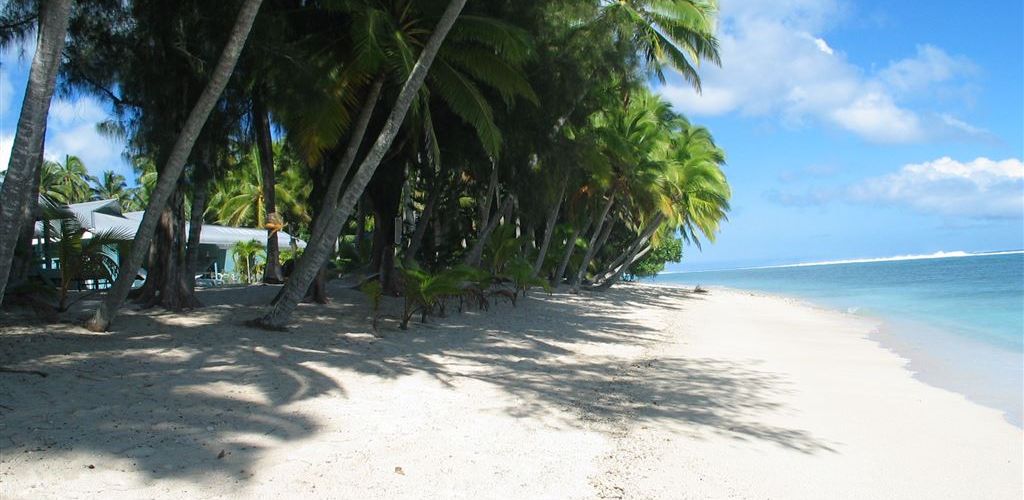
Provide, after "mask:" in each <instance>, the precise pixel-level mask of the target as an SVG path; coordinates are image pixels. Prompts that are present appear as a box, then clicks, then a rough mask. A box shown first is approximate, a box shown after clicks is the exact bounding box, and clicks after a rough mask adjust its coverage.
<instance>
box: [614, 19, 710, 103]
mask: <svg viewBox="0 0 1024 500" xmlns="http://www.w3.org/2000/svg"><path fill="white" fill-rule="evenodd" d="M717 12H718V2H717V0H603V1H602V9H601V13H600V17H599V19H598V22H599V23H606V24H608V25H610V26H611V29H612V31H613V33H614V35H615V36H616V37H617V38H619V39H621V40H627V41H629V43H630V44H632V46H633V47H634V48H635V50H636V51H637V52H638V53H639V54H640V55H641V57H642V58H643V61H642V62H643V65H644V69H646V70H647V71H648V72H649V73H653V74H654V75H655V76H657V78H658V80H660V81H661V82H662V83H664V82H665V71H664V69H665V67H666V66H667V67H670V68H672V69H675V70H676V71H678V72H679V74H681V75H682V76H683V78H684V79H686V81H688V82H690V84H692V85H693V86H694V88H696V89H697V90H698V91H699V90H700V86H701V84H700V75H699V74H698V72H697V66H698V65H699V64H700V61H702V60H704V61H710V62H712V63H714V64H721V61H720V59H719V56H718V40H717V39H716V38H715V34H714V33H715V15H716V13H717Z"/></svg>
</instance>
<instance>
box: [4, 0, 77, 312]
mask: <svg viewBox="0 0 1024 500" xmlns="http://www.w3.org/2000/svg"><path fill="white" fill-rule="evenodd" d="M71 4H72V2H71V0H46V1H40V2H38V9H39V12H38V14H39V15H38V20H39V21H38V30H37V31H38V35H37V37H36V50H35V55H33V57H32V66H31V67H30V69H29V74H28V83H27V87H28V88H27V89H26V91H25V98H24V100H23V101H22V103H21V113H20V114H19V115H18V126H17V129H16V130H15V133H14V142H13V144H12V146H11V157H10V160H9V163H8V164H7V173H6V174H5V176H4V183H3V186H0V302H3V298H4V291H5V290H6V288H7V279H8V275H9V274H10V272H11V262H12V259H13V258H14V248H15V246H16V244H17V242H18V233H19V232H20V231H21V225H22V224H24V223H26V222H27V219H28V218H27V217H26V207H27V206H29V204H30V203H31V202H32V198H33V197H34V196H35V195H36V193H34V192H32V185H33V184H34V181H33V177H35V176H36V175H39V173H40V169H41V166H40V165H39V162H40V159H41V156H42V155H41V154H40V152H41V151H42V150H43V137H44V136H45V135H46V118H47V115H48V114H49V111H50V100H51V98H52V97H53V89H54V86H55V85H56V83H57V70H58V68H59V67H60V62H61V52H62V51H63V50H64V40H65V38H66V36H67V30H68V22H69V19H70V16H71ZM29 28H30V27H29ZM4 31H6V30H4ZM12 31H13V30H12ZM23 36H27V35H23ZM2 41H4V42H5V43H6V42H9V41H11V40H10V39H9V38H8V34H7V33H4V35H2Z"/></svg>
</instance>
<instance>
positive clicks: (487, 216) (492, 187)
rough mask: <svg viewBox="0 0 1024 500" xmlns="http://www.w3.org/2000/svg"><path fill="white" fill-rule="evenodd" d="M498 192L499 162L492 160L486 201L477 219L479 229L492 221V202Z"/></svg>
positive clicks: (485, 196)
mask: <svg viewBox="0 0 1024 500" xmlns="http://www.w3.org/2000/svg"><path fill="white" fill-rule="evenodd" d="M497 194H498V163H497V162H496V161H494V160H493V159H492V160H491V179H490V180H489V181H488V182H487V193H486V194H484V201H483V203H481V204H480V217H479V219H478V220H477V225H476V227H477V231H481V232H482V231H483V230H484V228H485V227H487V226H488V224H489V223H490V221H491V204H492V203H493V202H494V197H495V196H496V195H497Z"/></svg>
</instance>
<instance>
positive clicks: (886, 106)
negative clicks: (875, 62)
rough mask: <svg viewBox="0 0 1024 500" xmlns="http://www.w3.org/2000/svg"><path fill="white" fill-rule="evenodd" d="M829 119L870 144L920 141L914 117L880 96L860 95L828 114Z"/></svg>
mask: <svg viewBox="0 0 1024 500" xmlns="http://www.w3.org/2000/svg"><path fill="white" fill-rule="evenodd" d="M829 118H831V119H832V120H833V121H834V122H835V123H836V124H838V125H839V126H840V127H843V128H845V129H846V130H849V131H851V132H854V133H857V134H859V135H860V136H862V137H864V138H866V139H869V140H871V141H874V142H891V143H903V142H914V141H918V140H921V139H922V138H923V137H924V129H923V128H922V127H921V120H920V119H919V118H918V117H917V115H916V114H914V113H913V112H910V111H908V110H906V109H902V108H900V107H899V106H897V105H896V103H895V102H893V100H892V97H890V96H889V95H887V94H884V93H881V92H872V93H868V94H864V95H862V96H860V97H858V98H857V99H856V100H855V101H853V102H851V103H849V104H847V105H845V106H842V107H840V108H838V109H836V110H834V111H832V112H831V113H830V115H829Z"/></svg>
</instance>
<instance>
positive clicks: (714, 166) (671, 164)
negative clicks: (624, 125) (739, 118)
mask: <svg viewBox="0 0 1024 500" xmlns="http://www.w3.org/2000/svg"><path fill="white" fill-rule="evenodd" d="M677 125H680V122H677ZM681 125H682V127H683V128H682V129H677V130H676V133H674V134H673V135H672V136H671V143H670V145H669V148H668V149H667V150H666V151H665V153H664V156H663V159H664V160H665V161H663V162H662V163H661V165H662V166H663V167H664V168H663V170H661V171H660V172H659V174H658V175H659V178H658V179H657V181H656V182H654V183H652V184H651V186H652V187H653V188H654V189H653V190H652V191H651V192H650V194H652V195H653V196H654V198H655V199H654V201H655V203H656V208H655V209H654V210H653V213H652V212H647V213H644V214H642V215H641V219H642V221H643V222H644V225H643V229H642V230H641V231H640V234H639V235H638V236H637V237H636V238H635V239H634V240H633V241H632V243H631V244H630V245H629V246H628V247H627V248H628V249H627V250H626V251H625V252H624V253H623V254H622V257H620V258H619V259H617V260H615V261H614V262H612V264H611V265H609V269H608V270H607V271H606V272H605V273H604V275H603V276H602V277H601V279H600V281H602V283H601V284H600V286H601V287H603V288H607V287H608V286H611V285H612V284H614V283H615V282H616V281H618V279H619V278H621V277H622V275H623V273H625V271H626V270H627V269H629V267H630V266H631V265H632V264H633V263H634V262H636V261H637V260H638V259H640V258H641V257H642V256H643V255H644V254H645V253H646V252H648V251H649V250H651V248H652V245H651V244H650V243H649V242H650V240H651V239H652V237H654V236H655V235H656V233H657V232H658V231H659V230H660V229H662V226H663V224H668V227H669V228H671V229H672V231H673V232H675V231H676V230H678V232H679V234H680V235H681V236H682V238H683V240H684V241H686V242H689V243H692V244H694V245H696V246H697V247H698V248H700V236H703V237H704V238H706V239H707V240H708V241H712V242H713V241H714V240H715V235H716V233H717V232H718V229H719V225H720V223H721V222H722V221H723V220H726V219H727V216H726V214H727V212H728V211H729V198H730V196H731V192H730V189H729V184H728V182H727V180H726V178H725V174H724V173H723V172H722V169H721V165H722V164H724V163H725V154H724V152H723V151H722V150H721V149H720V148H718V147H717V146H716V145H715V143H714V140H713V139H712V137H711V134H710V133H709V132H708V131H707V129H705V128H703V127H695V126H691V125H689V124H685V123H683V124H681Z"/></svg>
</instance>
